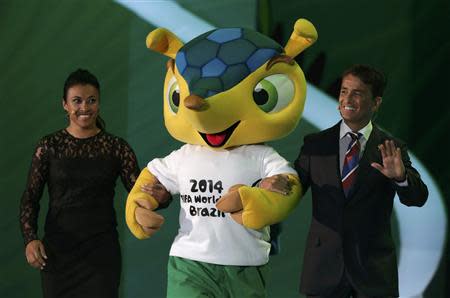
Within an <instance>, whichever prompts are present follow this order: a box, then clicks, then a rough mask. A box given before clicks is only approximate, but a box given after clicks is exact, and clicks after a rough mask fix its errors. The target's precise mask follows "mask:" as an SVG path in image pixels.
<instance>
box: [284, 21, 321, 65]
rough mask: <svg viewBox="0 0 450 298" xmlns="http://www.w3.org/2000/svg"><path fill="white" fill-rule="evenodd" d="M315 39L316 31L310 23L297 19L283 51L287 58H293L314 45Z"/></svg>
mask: <svg viewBox="0 0 450 298" xmlns="http://www.w3.org/2000/svg"><path fill="white" fill-rule="evenodd" d="M317 37H318V35H317V30H316V28H315V27H314V25H313V24H311V22H310V21H308V20H305V19H298V20H297V22H295V25H294V31H293V32H292V34H291V37H289V40H288V42H287V44H286V46H285V47H284V51H285V52H286V55H287V56H289V57H291V58H294V57H295V56H297V55H298V54H300V53H301V52H303V50H305V49H306V48H308V47H309V46H310V45H312V44H313V43H315V42H316V40H317Z"/></svg>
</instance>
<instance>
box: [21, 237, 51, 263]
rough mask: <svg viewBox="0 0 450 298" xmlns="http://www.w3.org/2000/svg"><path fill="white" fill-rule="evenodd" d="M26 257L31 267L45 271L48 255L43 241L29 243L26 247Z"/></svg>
mask: <svg viewBox="0 0 450 298" xmlns="http://www.w3.org/2000/svg"><path fill="white" fill-rule="evenodd" d="M25 257H26V258H27V262H28V264H30V266H32V267H34V268H40V269H41V270H42V269H44V267H45V265H46V264H45V260H47V254H46V253H45V249H44V244H43V243H42V241H41V240H32V241H30V242H28V244H27V246H26V247H25Z"/></svg>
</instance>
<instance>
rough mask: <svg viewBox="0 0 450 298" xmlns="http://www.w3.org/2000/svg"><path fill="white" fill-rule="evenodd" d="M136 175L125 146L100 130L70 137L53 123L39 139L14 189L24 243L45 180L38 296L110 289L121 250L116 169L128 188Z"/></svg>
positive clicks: (31, 235) (111, 293) (112, 292)
mask: <svg viewBox="0 0 450 298" xmlns="http://www.w3.org/2000/svg"><path fill="white" fill-rule="evenodd" d="M138 175H139V167H138V164H137V160H136V156H135V154H134V152H133V150H132V149H131V147H130V146H129V145H128V144H127V143H126V142H125V141H124V140H123V139H121V138H118V137H115V136H113V135H111V134H109V133H107V132H104V131H101V132H99V133H98V134H97V135H95V136H92V137H89V138H85V139H78V138H75V137H73V136H72V135H70V134H69V133H68V132H67V131H66V130H60V131H58V132H55V133H53V134H51V135H49V136H46V137H44V138H43V139H41V140H40V142H39V143H38V145H37V147H36V150H35V152H34V154H33V158H32V163H31V168H30V171H29V177H28V182H27V185H26V189H25V191H24V193H23V196H22V201H21V205H20V223H21V228H22V233H23V237H24V241H25V245H26V244H27V243H28V242H30V241H31V240H34V239H38V238H37V217H38V213H39V201H40V199H41V196H42V192H43V190H44V186H45V184H47V187H48V192H49V208H48V213H47V217H46V223H45V236H44V238H43V243H44V247H45V250H46V253H47V256H48V259H47V261H46V263H47V265H46V266H45V269H44V270H42V271H41V276H42V287H43V292H44V296H45V297H117V296H118V286H119V281H120V271H121V254H120V247H119V242H118V235H117V231H116V214H115V211H114V207H113V199H114V188H115V185H116V180H117V178H118V177H119V176H120V177H121V180H122V183H123V185H124V186H125V188H126V189H127V190H128V191H130V190H131V188H132V186H133V184H134V182H135V181H136V179H137V177H138ZM121 199H122V198H121ZM120 218H122V216H121V217H120Z"/></svg>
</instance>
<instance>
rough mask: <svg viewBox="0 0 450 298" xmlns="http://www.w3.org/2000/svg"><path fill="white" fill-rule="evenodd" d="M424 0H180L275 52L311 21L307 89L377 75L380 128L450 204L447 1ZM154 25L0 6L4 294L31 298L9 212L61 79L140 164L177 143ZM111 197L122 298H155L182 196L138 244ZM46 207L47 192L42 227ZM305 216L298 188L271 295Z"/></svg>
mask: <svg viewBox="0 0 450 298" xmlns="http://www.w3.org/2000/svg"><path fill="white" fill-rule="evenodd" d="M159 2H164V1H159ZM422 2H423V1H418V0H416V1H399V0H396V1H388V0H383V1H376V2H373V1H357V0H350V1H346V2H344V3H343V2H341V1H311V0H309V1H306V0H305V1H299V0H295V1H294V0H292V1H291V0H289V1H269V0H267V1H264V0H261V1H257V0H252V1H250V0H246V1H238V0H230V1H200V0H195V1H187V0H184V1H178V3H179V4H180V5H181V6H182V7H184V8H186V9H187V10H190V11H191V12H193V13H194V14H195V15H197V16H198V17H200V18H201V19H203V20H206V21H207V22H209V23H210V24H212V25H214V26H218V27H222V26H230V27H231V26H233V27H236V26H243V27H250V28H258V29H259V30H260V31H263V32H264V33H266V34H269V35H272V36H274V38H277V39H279V40H280V42H281V43H282V44H284V43H285V41H286V40H287V38H288V37H289V34H290V32H291V30H292V25H293V23H294V21H295V19H297V18H299V17H306V18H308V19H310V20H311V21H313V23H314V24H315V25H316V26H317V29H318V32H319V36H320V37H319V41H318V42H317V44H316V45H314V46H313V47H312V48H311V49H308V51H307V52H306V53H305V55H303V56H302V57H301V59H300V60H299V62H300V63H301V64H302V65H303V68H304V70H305V72H306V75H307V78H308V79H309V80H310V82H311V83H313V84H315V85H316V86H318V87H320V88H321V89H322V90H324V91H325V92H327V93H329V94H334V93H335V91H336V86H337V79H338V77H339V74H340V72H341V71H342V70H343V69H344V68H345V67H347V66H348V65H350V64H352V63H370V64H373V65H376V66H378V67H380V68H381V69H383V70H385V71H386V73H388V76H389V81H390V82H389V87H388V90H387V94H386V96H385V101H384V103H383V108H382V111H381V113H380V115H379V117H378V119H377V120H378V123H380V124H381V125H382V126H383V127H385V128H386V129H387V130H389V131H391V132H392V133H394V134H395V135H397V136H399V137H401V138H402V139H404V140H405V141H407V143H408V144H409V146H410V149H411V150H412V151H413V152H414V153H415V154H416V156H417V157H418V158H419V159H420V160H422V161H423V162H424V164H425V165H426V166H427V167H428V169H429V170H430V171H431V173H432V174H434V176H435V177H436V179H437V181H438V182H439V185H440V187H441V190H442V191H443V193H444V196H445V197H446V198H447V199H448V197H449V196H448V195H449V192H450V191H449V190H450V187H449V186H448V181H449V180H450V170H449V166H448V165H449V164H450V161H449V154H448V151H449V149H450V145H449V141H448V137H445V136H446V135H447V136H448V132H447V130H448V129H449V127H450V126H449V122H450V117H449V113H448V109H449V107H450V104H449V101H448V99H447V96H446V93H447V91H446V89H445V87H446V86H448V83H449V82H448V75H447V69H446V67H448V65H450V64H449V62H450V61H449V59H450V58H449V57H450V55H449V52H450V51H449V40H448V33H449V29H447V27H448V20H449V19H448V15H449V4H448V1H447V2H446V1H444V0H429V1H426V3H422ZM159 13H160V14H162V15H165V17H166V18H167V19H169V20H170V18H171V17H172V16H171V12H170V11H164V10H161V11H160V12H159ZM152 29H154V26H153V25H151V24H149V23H148V22H146V21H144V20H142V19H141V18H139V17H138V16H136V15H135V14H134V13H132V12H130V11H129V10H127V9H126V8H124V7H123V6H121V5H119V4H117V3H115V2H111V1H102V0H96V1H87V0H86V1H81V0H79V1H76V0H64V1H37V0H0V66H1V72H0V103H1V110H2V117H1V118H0V119H1V120H0V121H1V122H0V123H1V125H0V135H1V154H0V169H1V171H2V174H1V175H0V199H1V200H0V206H1V207H0V229H1V231H2V235H3V237H2V244H1V249H0V264H1V265H0V297H5V298H14V297H17V298H19V297H21V298H22V297H30V298H31V297H41V290H40V284H39V283H40V278H39V274H38V272H37V271H36V270H33V269H32V268H31V267H29V266H28V265H27V263H26V261H25V258H24V247H23V243H22V238H21V235H20V230H19V222H18V213H19V209H18V208H19V201H20V197H21V195H22V192H23V190H24V185H25V182H26V176H27V171H28V167H29V164H30V161H31V154H32V153H33V148H34V146H35V144H36V142H37V141H38V139H39V138H40V137H42V136H43V135H45V134H48V133H51V132H53V131H55V130H58V129H60V128H62V127H64V126H65V125H66V119H65V114H64V112H63V109H62V106H61V96H62V87H63V83H64V80H65V78H66V76H67V75H68V74H69V73H70V72H71V71H73V70H75V69H76V68H80V67H81V68H87V69H89V70H90V71H92V72H93V73H94V74H95V75H96V76H98V78H99V79H100V83H101V85H102V91H101V114H102V116H103V118H104V119H105V120H106V123H107V130H108V131H110V132H112V133H114V134H116V135H119V136H122V137H124V138H125V139H127V140H128V141H129V143H130V144H131V145H132V146H133V148H134V149H135V151H136V153H137V156H138V159H139V162H140V166H141V167H143V166H145V165H146V163H147V162H148V161H149V160H151V159H152V158H154V157H162V156H165V155H167V154H168V153H169V152H171V151H172V150H174V149H176V148H178V147H179V146H180V143H178V142H177V141H175V140H173V139H172V138H171V137H170V135H169V134H168V133H167V132H166V130H165V128H164V123H163V117H162V84H163V79H164V72H165V61H166V59H165V58H164V57H162V56H160V55H157V54H155V53H153V52H149V51H148V50H146V48H145V43H144V41H145V37H146V35H147V33H148V32H150V31H151V30H152ZM336 113H337V111H336ZM316 130H317V129H316V128H315V127H314V126H313V125H312V124H310V123H308V122H307V121H301V123H300V125H299V126H298V128H297V129H296V130H295V131H294V132H293V133H292V134H291V135H290V136H289V137H287V138H285V139H283V140H280V141H277V142H274V143H273V144H272V145H273V146H274V147H275V148H276V149H277V150H278V151H279V152H280V153H281V154H282V155H283V156H285V157H286V158H287V159H289V160H293V159H295V157H296V155H297V154H298V150H299V148H300V146H301V144H302V139H303V136H304V135H305V134H307V133H310V132H314V131H316ZM436 145H438V146H436ZM116 190H117V191H116V210H117V214H118V222H119V227H118V229H119V234H120V240H121V243H122V251H123V273H122V284H121V297H127V298H140V297H142V298H144V297H164V296H165V287H166V262H167V258H168V251H169V248H170V244H171V241H172V239H173V237H174V235H175V234H176V231H177V226H178V202H174V203H173V204H172V206H170V207H169V208H168V209H167V210H164V211H162V214H163V215H164V216H165V217H166V224H165V226H164V227H163V228H162V230H161V231H160V232H159V233H158V234H156V235H155V236H154V237H153V238H151V239H149V240H146V241H138V240H136V239H135V238H133V236H132V235H131V234H130V232H129V231H128V229H127V228H126V226H125V224H124V217H123V214H124V202H125V198H126V193H125V191H124V189H123V187H122V185H121V184H120V181H118V186H117V189H116ZM47 203H48V198H47V195H45V196H44V198H43V199H42V201H41V206H42V208H41V209H42V210H41V213H40V220H39V222H40V227H42V226H43V222H44V217H45V212H46V210H47ZM310 218H311V200H310V194H309V193H308V194H307V195H306V196H305V197H304V198H303V201H302V202H301V203H300V205H299V206H298V208H297V209H296V210H295V212H294V213H293V214H292V215H291V216H290V217H289V218H288V219H287V220H286V221H285V222H284V225H283V228H284V229H283V234H282V242H281V243H282V249H281V254H280V255H278V256H274V257H273V258H272V259H271V267H272V278H271V281H270V283H269V296H270V297H299V295H298V293H297V289H298V280H299V275H300V268H301V264H302V255H303V250H304V243H305V238H306V232H307V228H308V224H309V220H310ZM393 221H394V223H395V219H393ZM40 232H42V229H40ZM448 264H449V256H448V253H445V254H444V258H443V260H442V262H441V265H440V267H439V269H438V271H437V273H436V275H435V277H434V279H433V280H432V282H431V284H430V285H429V286H428V288H427V290H426V293H425V297H429V298H431V297H433V298H434V297H449V295H450V291H449V289H448V285H446V281H448V278H449V276H450V275H448V268H449V266H448Z"/></svg>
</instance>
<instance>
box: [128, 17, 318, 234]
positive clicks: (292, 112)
mask: <svg viewBox="0 0 450 298" xmlns="http://www.w3.org/2000/svg"><path fill="white" fill-rule="evenodd" d="M316 39H317V32H316V29H315V28H314V26H313V25H312V24H311V23H310V22H309V21H307V20H304V19H299V20H298V21H297V22H296V24H295V27H294V32H293V33H292V35H291V37H290V39H289V41H288V43H287V45H286V46H285V47H284V50H285V53H284V55H281V56H276V57H274V58H272V59H270V60H269V61H268V62H266V63H265V64H263V65H262V66H261V67H259V68H258V69H257V70H255V71H254V72H252V73H251V74H250V75H248V76H247V77H246V78H245V79H243V80H242V81H241V82H240V83H238V84H237V85H235V86H234V87H233V88H231V89H229V90H226V91H224V92H220V93H218V94H216V95H213V96H211V97H209V98H208V100H205V99H202V98H200V97H198V96H196V95H191V94H190V91H189V89H188V85H187V83H186V82H185V80H184V79H183V77H182V76H181V75H180V74H179V72H178V69H177V67H176V65H175V63H173V60H172V59H174V58H175V56H176V53H177V52H178V50H179V49H180V48H181V47H182V46H183V43H182V42H181V41H180V40H179V39H178V38H177V37H176V36H175V35H174V34H173V33H171V32H170V31H168V30H166V29H163V28H158V29H156V30H154V31H152V32H151V33H150V34H149V35H148V37H147V47H148V48H150V49H151V50H154V51H157V52H160V53H162V54H164V55H166V56H169V57H171V58H172V59H171V60H169V62H168V70H167V74H166V78H165V84H164V95H165V100H164V119H165V125H166V127H167V130H168V131H169V133H170V134H171V135H172V136H173V137H174V138H176V139H177V140H180V141H182V142H185V143H189V144H196V145H202V146H207V147H209V145H208V143H206V142H205V140H204V139H203V138H202V137H201V135H200V133H204V134H215V133H218V132H222V131H224V130H226V129H228V128H230V127H231V126H233V125H235V124H236V123H238V124H237V126H236V128H235V129H234V131H233V132H232V134H231V136H230V137H229V138H228V140H227V141H226V142H225V143H224V144H223V145H222V146H221V147H214V148H213V149H222V150H223V149H228V150H233V147H236V146H240V145H245V144H256V143H262V142H265V141H270V140H275V139H278V138H281V137H283V136H286V135H287V134H289V133H290V132H291V131H292V130H293V129H294V128H295V127H296V125H297V123H298V121H299V119H300V116H301V114H302V111H303V107H304V103H305V97H306V80H305V77H304V75H303V72H302V70H301V69H300V67H299V66H298V65H297V63H295V61H294V60H293V58H294V57H295V56H297V55H298V54H299V53H300V52H302V51H303V50H304V49H306V48H307V47H309V46H310V45H311V44H312V43H314V42H315V41H316ZM266 78H269V79H270V78H275V80H272V82H275V83H274V84H275V85H276V86H277V85H278V86H277V87H278V88H280V90H287V91H286V92H285V93H286V94H285V95H284V97H283V96H280V100H279V105H280V106H279V107H277V109H276V111H271V112H268V113H266V112H264V111H263V110H261V109H260V108H259V107H258V106H257V105H256V104H255V102H254V101H253V99H252V93H253V90H254V89H255V86H256V85H257V84H258V83H260V82H261V81H262V80H264V79H266ZM292 87H293V88H292ZM175 89H176V90H178V91H179V93H180V103H179V108H178V111H177V112H176V113H174V112H173V111H172V110H171V107H170V104H169V101H168V97H169V96H170V95H171V92H172V91H173V90H175ZM243 98H248V100H243ZM282 98H283V100H281V99H282ZM211 148H212V147H211ZM236 170H237V171H238V170H239V169H236ZM288 177H289V182H290V185H291V191H290V192H289V193H288V194H286V195H282V194H279V193H275V192H271V191H267V190H263V189H261V188H258V187H249V186H241V185H240V186H236V187H233V188H232V189H230V191H229V192H228V193H227V194H226V195H224V196H223V197H222V198H221V199H220V200H219V202H218V203H217V205H216V207H217V208H218V209H219V210H221V211H224V212H230V213H231V216H232V217H233V219H234V220H236V221H237V222H239V223H241V224H243V225H244V226H245V227H247V228H252V229H259V228H262V227H264V226H267V225H270V224H273V223H276V222H280V221H282V220H283V219H285V218H286V217H287V215H288V214H289V213H290V212H291V211H292V210H293V208H294V207H295V206H296V204H297V203H298V201H299V199H300V196H301V193H302V191H301V185H300V182H299V180H298V177H297V176H295V175H288ZM156 181H157V180H156V178H155V177H154V176H153V175H152V174H151V173H150V172H149V171H148V170H147V168H145V169H144V170H143V171H142V172H141V174H140V176H139V178H138V180H137V182H136V184H135V186H134V187H133V189H132V191H131V192H130V194H129V196H128V199H127V204H126V221H127V225H128V227H129V228H130V230H131V232H132V233H133V234H134V235H135V236H136V237H137V238H139V239H143V238H148V237H149V236H151V235H152V234H153V233H154V232H155V231H157V230H158V229H159V228H160V226H161V225H162V223H163V221H164V219H163V218H162V216H160V215H159V214H157V213H156V212H154V211H152V210H154V209H156V208H157V207H158V202H157V201H156V200H155V199H154V198H153V197H152V196H150V195H149V194H146V193H144V192H142V191H141V186H142V185H144V184H152V183H155V182H156Z"/></svg>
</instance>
